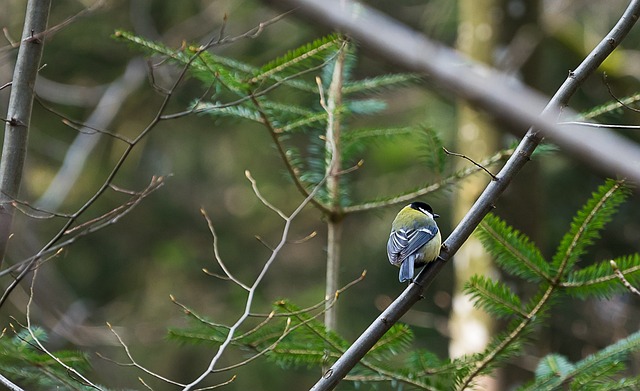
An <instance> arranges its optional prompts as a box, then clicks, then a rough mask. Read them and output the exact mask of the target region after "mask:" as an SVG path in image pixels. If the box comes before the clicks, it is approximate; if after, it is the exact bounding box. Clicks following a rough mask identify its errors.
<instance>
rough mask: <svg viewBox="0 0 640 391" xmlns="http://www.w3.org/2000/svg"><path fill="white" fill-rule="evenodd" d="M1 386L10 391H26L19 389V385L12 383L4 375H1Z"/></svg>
mask: <svg viewBox="0 0 640 391" xmlns="http://www.w3.org/2000/svg"><path fill="white" fill-rule="evenodd" d="M0 384H2V385H3V386H5V387H7V390H9V391H24V390H23V389H22V388H20V387H18V386H17V385H15V384H14V383H12V382H11V380H9V379H7V378H6V377H4V376H2V375H0Z"/></svg>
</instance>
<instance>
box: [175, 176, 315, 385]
mask: <svg viewBox="0 0 640 391" xmlns="http://www.w3.org/2000/svg"><path fill="white" fill-rule="evenodd" d="M325 180H326V178H325V179H323V180H322V181H321V182H320V183H319V184H318V185H316V187H315V188H314V189H313V190H312V191H311V192H310V193H309V195H308V196H307V197H306V198H305V199H304V200H303V201H302V202H301V203H300V204H299V205H298V207H297V208H296V209H295V210H294V211H293V212H291V214H290V215H289V216H288V217H287V218H286V219H285V224H284V227H283V229H282V235H281V238H280V242H279V243H278V245H277V246H276V247H275V248H274V250H273V252H272V253H271V255H270V256H269V258H268V259H267V261H266V262H265V263H264V265H263V266H262V269H261V271H260V273H259V274H258V276H257V277H256V278H255V280H254V282H253V284H252V285H251V287H249V289H248V291H247V299H246V302H245V308H244V311H243V313H242V314H241V315H240V316H239V317H238V319H237V320H236V322H235V323H234V324H233V325H232V326H231V327H230V328H229V332H228V333H227V337H226V338H225V340H224V341H223V342H222V343H221V344H220V346H219V347H218V350H217V352H216V353H215V355H214V356H213V358H212V359H211V361H210V362H209V365H208V366H207V369H206V370H205V371H203V372H202V373H201V374H200V376H198V377H197V378H196V379H194V380H193V381H192V382H191V383H189V384H187V385H186V386H184V388H183V391H188V390H192V389H193V388H194V387H195V386H196V385H198V384H199V383H200V382H201V381H202V380H204V379H205V378H206V377H207V376H208V375H209V374H210V373H211V372H212V371H213V370H214V368H215V366H216V364H217V363H218V361H219V359H220V357H221V356H222V354H223V353H224V352H225V350H226V349H227V347H228V346H229V344H231V342H232V341H233V338H234V336H235V333H236V330H238V328H239V327H240V326H241V325H242V324H243V323H244V321H245V320H246V319H247V318H248V317H249V314H250V313H251V307H252V306H253V299H254V296H255V293H256V290H257V288H258V286H260V284H261V282H262V280H263V279H264V277H265V276H266V274H267V272H268V271H269V269H270V268H271V265H272V264H273V262H274V261H275V260H276V258H277V256H278V255H279V254H280V251H281V250H282V248H283V247H284V246H285V245H286V243H287V240H288V237H289V230H290V227H291V223H292V222H293V220H294V219H295V218H296V217H297V216H298V214H299V213H300V212H301V211H302V209H304V208H305V207H306V206H307V204H308V203H309V202H311V200H312V199H313V197H315V195H316V193H317V192H318V190H319V189H320V187H321V186H323V185H324V182H325Z"/></svg>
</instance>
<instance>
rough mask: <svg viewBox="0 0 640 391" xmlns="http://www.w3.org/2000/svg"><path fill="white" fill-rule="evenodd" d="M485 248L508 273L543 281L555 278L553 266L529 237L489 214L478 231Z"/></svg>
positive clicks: (533, 280) (528, 279) (530, 279)
mask: <svg viewBox="0 0 640 391" xmlns="http://www.w3.org/2000/svg"><path fill="white" fill-rule="evenodd" d="M476 232H477V234H478V236H479V238H480V241H481V242H482V244H483V245H484V247H485V249H487V251H489V253H490V254H491V255H493V256H494V257H495V259H496V262H497V263H498V264H499V265H500V266H501V267H502V268H503V269H504V270H505V271H507V272H508V273H511V274H513V275H516V276H518V277H521V278H524V279H525V280H527V281H531V282H535V283H539V282H542V281H548V280H550V279H551V277H550V274H549V265H548V263H547V262H546V261H545V260H544V258H543V257H542V254H541V253H540V250H538V248H537V247H536V246H535V245H534V244H533V243H532V242H531V241H530V240H529V238H528V237H527V236H526V235H524V234H522V233H520V232H518V231H517V230H515V229H513V228H512V227H510V226H508V225H507V223H506V222H504V221H502V220H501V219H500V218H498V217H497V216H495V215H493V214H491V213H490V214H488V215H487V216H486V217H485V218H484V220H483V221H482V223H481V224H480V226H479V227H478V230H477V231H476Z"/></svg>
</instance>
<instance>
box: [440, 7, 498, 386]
mask: <svg viewBox="0 0 640 391" xmlns="http://www.w3.org/2000/svg"><path fill="white" fill-rule="evenodd" d="M458 4H459V14H460V22H459V25H458V42H457V47H458V49H459V50H460V51H461V52H463V53H465V54H466V55H467V56H469V57H471V58H474V59H476V60H478V61H481V62H484V63H487V64H491V62H492V53H493V51H494V46H495V40H496V38H497V35H498V31H497V24H496V21H495V16H494V15H496V11H497V10H498V2H497V1H496V0H460V1H459V2H458ZM456 148H457V149H456V152H458V153H462V154H464V155H466V156H468V157H470V158H472V159H474V160H476V161H477V160H481V159H482V158H483V157H486V156H489V155H490V154H492V153H494V152H495V151H496V150H497V149H498V148H499V142H498V132H497V131H496V130H495V129H493V128H492V127H491V125H490V124H488V122H487V121H486V119H485V118H483V116H482V115H481V114H480V113H478V112H477V111H475V110H473V109H472V108H471V107H469V106H468V105H467V104H465V103H464V102H460V103H459V104H458V132H457V146H456ZM457 164H458V166H459V167H460V168H461V167H466V166H467V165H468V164H469V162H467V161H466V160H464V159H460V160H458V162H457ZM490 180H491V178H490V177H489V176H486V175H476V176H473V177H471V178H469V179H467V180H465V181H464V182H462V183H460V185H459V186H458V188H457V191H456V194H455V196H454V201H453V220H454V223H455V224H457V222H458V221H460V220H461V219H462V217H464V215H465V214H466V213H467V211H468V210H469V209H470V208H471V206H472V205H473V203H474V202H475V200H476V199H477V198H478V196H479V195H480V193H481V192H482V190H483V189H484V188H485V187H486V185H487V182H488V181H490ZM453 267H454V279H455V288H454V289H455V290H454V293H453V301H452V310H451V319H450V321H449V329H450V332H451V341H450V344H449V354H450V356H451V357H452V358H455V357H460V356H462V355H465V354H471V353H476V352H479V351H481V350H483V349H484V348H485V347H486V345H487V343H488V342H489V338H490V336H491V335H492V327H493V322H492V319H491V317H490V316H488V315H487V314H486V313H485V312H483V311H482V310H477V309H475V308H474V307H473V305H472V303H471V301H470V298H469V297H468V296H466V295H463V294H462V288H463V286H464V283H465V282H466V281H467V280H469V278H470V277H471V276H472V275H473V274H481V275H492V274H494V273H495V269H494V266H493V263H492V260H491V258H490V257H489V255H488V254H487V253H486V252H485V251H484V249H483V247H482V245H481V243H480V241H479V240H478V239H477V238H475V237H474V236H471V237H470V238H469V239H468V240H467V242H466V243H465V244H464V245H463V246H462V247H461V248H460V250H459V251H458V253H457V254H456V256H455V262H453ZM478 385H479V388H480V389H483V390H495V389H498V387H497V384H496V382H495V381H494V380H492V379H491V378H489V377H486V378H483V379H482V380H481V381H480V382H479V384H478Z"/></svg>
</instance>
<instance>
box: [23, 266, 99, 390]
mask: <svg viewBox="0 0 640 391" xmlns="http://www.w3.org/2000/svg"><path fill="white" fill-rule="evenodd" d="M37 276H38V271H37V270H36V271H34V273H33V278H32V279H31V286H30V288H29V301H28V302H27V309H26V317H27V331H28V332H29V335H30V336H31V338H32V339H33V341H34V343H35V344H36V345H37V346H38V349H40V350H41V351H42V352H44V353H45V354H46V355H47V356H49V357H51V359H52V360H54V361H55V362H57V363H58V365H60V366H62V367H63V368H64V369H66V370H67V372H68V373H69V374H73V375H74V376H76V377H77V378H78V379H80V380H82V383H83V384H84V385H85V386H89V387H91V388H94V389H96V390H100V387H98V386H97V385H95V384H93V383H92V382H91V381H90V380H89V379H87V378H86V377H84V376H83V375H82V374H81V373H80V372H78V371H77V370H75V369H74V368H72V367H70V366H69V365H67V364H65V363H64V362H63V361H62V360H60V359H59V358H58V357H56V355H54V354H53V353H51V352H50V351H49V350H47V348H45V347H44V345H43V344H42V342H40V340H39V339H38V337H37V336H36V335H35V333H34V332H33V328H32V327H31V304H32V303H33V296H34V294H33V287H34V285H35V280H36V277H37Z"/></svg>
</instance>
